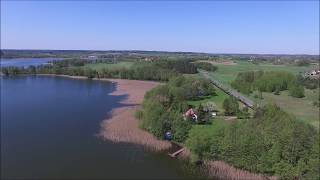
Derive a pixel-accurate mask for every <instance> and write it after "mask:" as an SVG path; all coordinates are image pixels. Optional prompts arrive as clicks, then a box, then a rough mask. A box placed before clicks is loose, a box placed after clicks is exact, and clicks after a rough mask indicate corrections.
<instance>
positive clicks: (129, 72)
mask: <svg viewBox="0 0 320 180" xmlns="http://www.w3.org/2000/svg"><path fill="white" fill-rule="evenodd" d="M88 63H95V62H93V61H88V60H81V59H68V60H63V61H54V62H52V65H41V66H29V67H27V68H18V67H5V68H1V72H2V73H3V74H4V75H17V74H64V75H71V76H86V77H88V78H121V79H140V80H155V81H168V80H169V79H170V78H171V77H175V76H177V75H178V74H179V73H188V74H192V73H197V68H196V67H195V66H194V65H193V64H192V63H190V61H183V60H172V61H169V60H164V61H159V62H144V63H142V62H140V63H135V65H133V66H132V67H130V68H125V67H123V68H103V69H99V70H96V69H91V68H86V67H84V65H85V64H88Z"/></svg>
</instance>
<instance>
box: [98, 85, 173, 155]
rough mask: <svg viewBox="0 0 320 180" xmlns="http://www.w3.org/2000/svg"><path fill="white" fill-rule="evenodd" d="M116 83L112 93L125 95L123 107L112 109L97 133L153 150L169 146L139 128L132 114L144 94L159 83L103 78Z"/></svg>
mask: <svg viewBox="0 0 320 180" xmlns="http://www.w3.org/2000/svg"><path fill="white" fill-rule="evenodd" d="M105 80H108V81H112V82H114V83H116V90H115V91H114V92H113V93H111V94H112V95H126V96H127V97H126V99H125V100H123V101H122V102H121V103H122V104H123V105H125V106H124V107H120V108H116V109H114V110H113V111H112V113H111V117H110V118H109V119H106V120H104V121H103V122H102V123H101V131H100V133H99V135H100V136H101V137H103V138H105V139H107V140H110V141H112V142H116V143H119V142H122V143H134V144H139V145H143V146H144V147H145V148H147V149H149V150H153V151H163V150H167V149H169V148H170V147H171V143H170V142H168V141H163V140H159V139H157V138H156V137H155V136H153V135H152V134H150V133H149V132H147V131H144V130H142V129H140V128H139V122H138V120H137V119H136V118H135V116H134V114H135V111H136V110H137V109H139V108H140V106H141V103H142V101H143V98H144V94H145V93H146V92H147V91H148V90H150V89H152V88H154V87H155V86H157V85H159V83H157V82H150V81H138V80H124V79H105Z"/></svg>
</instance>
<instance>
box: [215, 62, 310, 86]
mask: <svg viewBox="0 0 320 180" xmlns="http://www.w3.org/2000/svg"><path fill="white" fill-rule="evenodd" d="M215 66H217V67H218V70H217V71H214V72H211V74H212V76H214V78H215V79H216V80H218V81H220V82H221V83H224V84H230V83H231V82H232V81H233V80H234V79H235V78H236V76H237V74H238V73H239V72H246V71H258V70H263V71H286V72H291V73H293V74H299V73H303V72H305V71H308V70H310V69H313V68H314V66H295V65H273V64H271V63H259V64H253V63H251V62H247V61H236V64H233V65H225V64H215Z"/></svg>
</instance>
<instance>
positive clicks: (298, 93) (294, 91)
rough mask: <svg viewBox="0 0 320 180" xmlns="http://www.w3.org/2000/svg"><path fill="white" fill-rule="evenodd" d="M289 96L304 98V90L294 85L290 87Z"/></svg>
mask: <svg viewBox="0 0 320 180" xmlns="http://www.w3.org/2000/svg"><path fill="white" fill-rule="evenodd" d="M289 95H290V96H292V97H296V98H302V97H304V88H303V87H302V86H299V85H298V84H292V85H290V87H289Z"/></svg>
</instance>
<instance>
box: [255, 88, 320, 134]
mask: <svg viewBox="0 0 320 180" xmlns="http://www.w3.org/2000/svg"><path fill="white" fill-rule="evenodd" d="M253 94H254V93H253ZM253 94H251V96H250V98H251V99H254V100H255V101H257V102H259V101H260V102H261V103H262V104H266V103H275V104H277V105H278V106H280V107H281V108H282V109H283V110H284V111H286V112H287V113H289V114H292V115H294V116H295V117H296V118H297V119H299V120H303V121H305V122H308V123H310V124H311V125H313V126H315V127H316V128H319V113H320V112H319V108H318V107H316V106H314V105H313V101H315V100H317V99H318V96H319V89H316V90H309V89H305V97H304V98H294V97H292V96H289V95H288V91H282V92H281V94H280V95H274V94H273V93H265V92H264V93H262V96H263V99H262V100H258V99H256V98H254V95H253Z"/></svg>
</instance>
